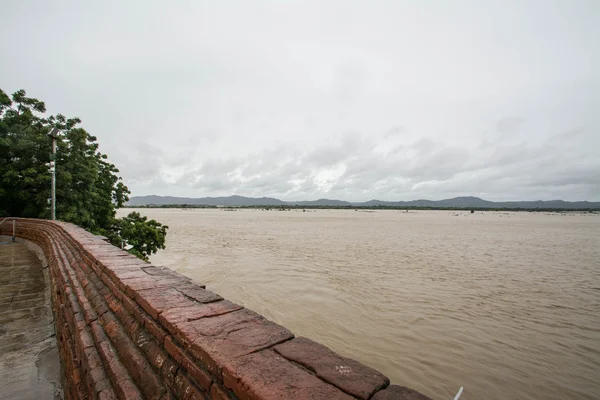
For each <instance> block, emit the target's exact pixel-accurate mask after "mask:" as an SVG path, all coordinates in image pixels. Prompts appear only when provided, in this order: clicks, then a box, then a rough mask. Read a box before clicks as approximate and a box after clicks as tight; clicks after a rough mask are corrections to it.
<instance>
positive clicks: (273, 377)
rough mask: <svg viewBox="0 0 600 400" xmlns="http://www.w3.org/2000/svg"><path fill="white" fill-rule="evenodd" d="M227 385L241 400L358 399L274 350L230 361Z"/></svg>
mask: <svg viewBox="0 0 600 400" xmlns="http://www.w3.org/2000/svg"><path fill="white" fill-rule="evenodd" d="M223 383H224V386H225V387H226V388H228V389H231V390H232V391H233V393H234V394H235V395H236V396H238V397H239V398H240V399H296V400H308V399H331V400H333V399H339V400H353V399H354V398H353V397H351V396H349V395H347V394H346V393H344V392H342V391H341V390H339V389H338V388H336V387H335V386H333V385H330V384H328V383H325V382H323V381H322V380H320V379H319V378H317V377H316V376H314V375H312V374H310V373H308V372H307V371H305V370H303V369H302V368H300V367H298V366H296V365H294V364H292V363H291V362H290V361H288V360H286V359H285V358H283V357H281V356H280V355H279V354H277V353H275V352H274V351H272V350H262V351H259V352H257V353H252V354H248V355H245V356H242V357H239V358H236V359H230V360H229V361H228V362H227V364H226V365H225V366H224V368H223Z"/></svg>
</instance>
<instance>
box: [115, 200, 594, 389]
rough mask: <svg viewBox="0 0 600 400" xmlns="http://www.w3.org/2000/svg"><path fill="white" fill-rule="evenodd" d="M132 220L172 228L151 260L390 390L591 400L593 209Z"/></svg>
mask: <svg viewBox="0 0 600 400" xmlns="http://www.w3.org/2000/svg"><path fill="white" fill-rule="evenodd" d="M126 211H127V212H128V211H130V210H120V211H119V214H120V215H123V214H124V213H125V212H126ZM138 211H140V212H141V213H142V214H144V215H147V216H149V217H151V218H154V219H156V220H158V221H159V222H162V223H165V224H167V225H169V231H168V236H167V248H166V250H161V251H159V252H158V253H157V254H156V255H155V256H153V257H152V262H153V264H155V265H165V266H168V267H170V268H172V269H174V270H176V271H179V272H180V273H183V274H185V275H187V276H189V277H191V278H193V279H194V280H196V281H197V282H201V283H203V284H206V285H207V288H208V289H210V290H212V291H214V292H217V293H219V294H221V295H222V296H223V297H225V298H227V299H229V300H232V301H234V302H237V303H239V304H242V305H244V306H246V307H248V308H250V309H252V310H254V311H256V312H258V313H261V314H263V315H265V316H266V317H267V318H269V319H271V320H273V321H275V322H277V323H279V324H282V325H284V326H286V327H287V328H289V329H290V330H292V331H293V332H294V333H295V334H296V335H297V336H306V337H309V338H311V339H313V340H316V341H319V342H321V343H323V344H325V345H327V346H329V347H331V348H332V349H334V350H335V351H337V352H339V353H340V354H342V355H345V356H348V357H351V358H354V359H356V360H359V361H361V362H363V363H365V364H367V365H370V366H372V367H374V368H377V369H378V370H380V371H381V372H383V373H384V374H386V375H387V376H388V377H389V378H390V379H391V380H392V382H393V383H396V384H401V385H405V386H408V387H411V388H413V389H416V390H418V391H420V392H422V393H424V394H427V395H428V396H431V397H432V398H433V399H440V400H441V399H452V398H453V396H454V395H455V394H456V392H457V391H458V389H459V388H460V387H461V386H464V393H463V395H462V396H461V400H469V399H492V400H495V399H498V400H507V399H598V398H600V215H599V214H579V213H570V214H567V215H564V214H552V213H528V212H519V213H508V212H476V213H475V214H471V213H469V212H462V211H459V212H456V211H412V212H404V211H374V212H364V211H354V210H316V211H315V210H306V212H302V210H292V211H273V210H271V211H266V210H250V209H248V210H238V211H224V210H222V209H192V210H181V209H140V210H138Z"/></svg>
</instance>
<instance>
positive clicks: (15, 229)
mask: <svg viewBox="0 0 600 400" xmlns="http://www.w3.org/2000/svg"><path fill="white" fill-rule="evenodd" d="M16 232H17V221H16V220H14V219H13V239H12V240H13V242H16V241H17V239H16V237H17V233H16Z"/></svg>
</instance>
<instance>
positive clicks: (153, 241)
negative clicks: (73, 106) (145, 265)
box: [0, 89, 168, 260]
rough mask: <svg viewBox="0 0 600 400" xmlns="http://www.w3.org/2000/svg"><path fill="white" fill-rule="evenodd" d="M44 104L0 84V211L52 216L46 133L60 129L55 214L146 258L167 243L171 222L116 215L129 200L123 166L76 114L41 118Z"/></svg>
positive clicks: (34, 215) (10, 214) (60, 218)
mask: <svg viewBox="0 0 600 400" xmlns="http://www.w3.org/2000/svg"><path fill="white" fill-rule="evenodd" d="M45 112H46V106H45V104H44V102H42V101H39V100H37V99H34V98H30V97H27V96H26V92H25V91H24V90H19V91H17V92H15V93H14V94H13V95H12V96H11V97H9V96H8V95H7V94H6V93H5V92H4V91H2V90H1V89H0V154H2V157H1V158H0V216H3V215H4V216H15V217H32V218H48V217H49V216H50V209H49V202H48V199H49V197H50V174H49V170H48V166H49V163H50V153H51V142H50V138H49V137H48V133H49V132H50V130H51V129H53V128H58V129H59V130H60V132H61V133H60V135H59V136H58V138H57V159H56V217H57V219H59V220H62V221H67V222H72V223H74V224H77V225H79V226H81V227H83V228H85V229H87V230H89V231H90V232H93V233H95V234H101V235H104V236H106V237H108V238H109V240H110V241H111V242H112V243H113V244H115V245H118V246H120V245H121V244H122V243H123V241H124V242H125V243H126V244H127V245H128V246H127V247H130V249H129V251H130V252H131V253H132V254H135V255H136V256H138V257H140V258H142V259H144V260H148V256H149V255H150V254H153V253H156V251H157V250H158V249H164V248H165V237H166V231H167V229H168V227H167V226H164V225H162V224H160V223H159V222H157V221H154V220H150V221H148V220H147V218H145V217H141V216H140V215H139V213H131V214H129V215H128V216H127V217H125V218H122V219H117V218H116V210H117V208H120V207H122V206H123V205H124V204H125V203H126V202H127V201H128V200H129V197H128V195H129V193H130V192H129V189H128V188H127V186H125V185H124V184H123V182H122V179H121V177H119V175H118V173H119V170H118V169H117V168H116V167H115V166H114V165H113V164H111V163H110V162H108V161H107V159H108V157H107V156H106V155H105V154H102V153H101V152H100V151H99V150H98V143H97V141H96V140H97V139H96V137H94V136H92V135H90V134H89V133H88V132H87V131H86V130H85V129H83V128H81V127H80V126H79V124H80V123H81V120H80V119H78V118H66V117H65V116H63V115H61V114H58V115H51V116H49V117H44V115H43V114H44V113H45Z"/></svg>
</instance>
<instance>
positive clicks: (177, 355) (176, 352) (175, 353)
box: [164, 336, 183, 364]
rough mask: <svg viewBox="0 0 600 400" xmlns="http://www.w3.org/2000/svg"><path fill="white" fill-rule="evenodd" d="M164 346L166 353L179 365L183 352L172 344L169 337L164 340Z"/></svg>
mask: <svg viewBox="0 0 600 400" xmlns="http://www.w3.org/2000/svg"><path fill="white" fill-rule="evenodd" d="M164 346H165V350H167V353H169V354H170V355H171V357H173V358H174V359H175V361H177V362H178V363H180V364H181V361H182V360H183V350H182V349H181V348H180V347H179V346H177V345H176V344H175V343H174V342H173V339H172V338H171V336H167V337H166V338H165V342H164Z"/></svg>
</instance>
